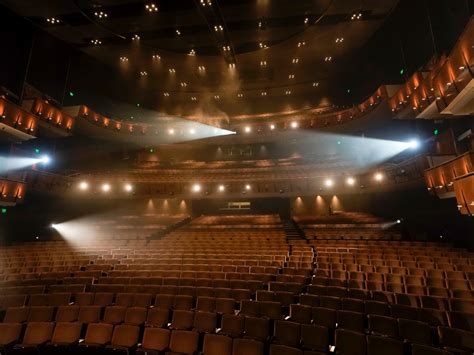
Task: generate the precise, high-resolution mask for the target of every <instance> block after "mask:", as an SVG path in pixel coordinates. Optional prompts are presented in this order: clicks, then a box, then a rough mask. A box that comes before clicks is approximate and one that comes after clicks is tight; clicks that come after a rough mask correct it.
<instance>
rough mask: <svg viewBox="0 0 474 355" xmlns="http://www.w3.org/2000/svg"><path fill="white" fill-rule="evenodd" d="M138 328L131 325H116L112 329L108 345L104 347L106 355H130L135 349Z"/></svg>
mask: <svg viewBox="0 0 474 355" xmlns="http://www.w3.org/2000/svg"><path fill="white" fill-rule="evenodd" d="M139 333H140V328H139V327H136V326H133V325H117V326H115V328H114V332H113V335H112V340H111V342H110V345H107V346H106V347H105V350H106V353H107V352H113V353H122V354H126V355H128V354H130V353H131V352H132V351H133V350H135V349H136V347H137V344H138V337H139Z"/></svg>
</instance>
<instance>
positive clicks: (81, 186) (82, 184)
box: [79, 181, 89, 191]
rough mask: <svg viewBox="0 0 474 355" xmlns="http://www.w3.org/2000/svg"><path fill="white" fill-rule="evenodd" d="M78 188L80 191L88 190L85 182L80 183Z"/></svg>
mask: <svg viewBox="0 0 474 355" xmlns="http://www.w3.org/2000/svg"><path fill="white" fill-rule="evenodd" d="M79 188H80V189H81V190H82V191H85V190H87V189H88V188H89V184H88V183H87V182H86V181H82V182H81V183H80V184H79Z"/></svg>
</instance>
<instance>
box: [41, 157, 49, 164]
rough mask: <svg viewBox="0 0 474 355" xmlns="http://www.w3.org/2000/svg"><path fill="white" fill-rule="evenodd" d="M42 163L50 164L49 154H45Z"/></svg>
mask: <svg viewBox="0 0 474 355" xmlns="http://www.w3.org/2000/svg"><path fill="white" fill-rule="evenodd" d="M40 162H41V163H43V164H45V165H46V164H49V163H50V162H51V158H50V157H49V156H47V155H43V156H42V157H41V160H40Z"/></svg>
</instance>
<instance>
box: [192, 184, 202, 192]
mask: <svg viewBox="0 0 474 355" xmlns="http://www.w3.org/2000/svg"><path fill="white" fill-rule="evenodd" d="M200 191H201V185H199V184H194V185H193V192H200Z"/></svg>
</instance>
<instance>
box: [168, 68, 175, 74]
mask: <svg viewBox="0 0 474 355" xmlns="http://www.w3.org/2000/svg"><path fill="white" fill-rule="evenodd" d="M168 71H169V72H170V74H174V73H176V70H175V69H174V68H169V69H168Z"/></svg>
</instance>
